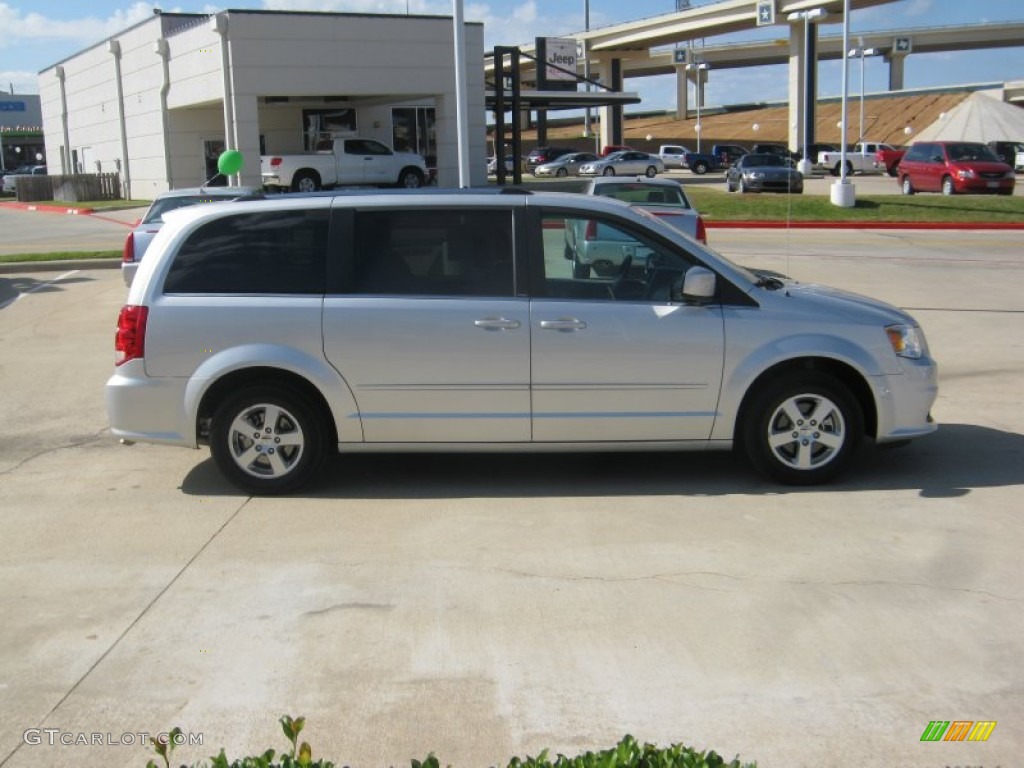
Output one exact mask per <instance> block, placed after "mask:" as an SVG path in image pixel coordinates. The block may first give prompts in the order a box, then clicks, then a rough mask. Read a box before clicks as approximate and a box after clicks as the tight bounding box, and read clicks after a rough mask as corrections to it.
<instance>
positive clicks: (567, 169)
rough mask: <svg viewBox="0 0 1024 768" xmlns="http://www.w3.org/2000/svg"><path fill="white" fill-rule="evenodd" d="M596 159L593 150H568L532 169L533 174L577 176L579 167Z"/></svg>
mask: <svg viewBox="0 0 1024 768" xmlns="http://www.w3.org/2000/svg"><path fill="white" fill-rule="evenodd" d="M596 160H597V155H595V154H594V153H593V152H570V153H569V154H568V155H562V156H561V157H560V158H558V159H557V160H552V161H551V162H550V163H544V164H543V165H538V166H537V167H536V168H534V169H533V175H534V176H579V174H580V167H582V166H583V165H586V164H587V163H593V162H595V161H596Z"/></svg>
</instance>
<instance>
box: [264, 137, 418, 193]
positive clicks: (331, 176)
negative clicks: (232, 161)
mask: <svg viewBox="0 0 1024 768" xmlns="http://www.w3.org/2000/svg"><path fill="white" fill-rule="evenodd" d="M260 176H261V177H262V179H263V186H264V187H267V188H268V189H273V190H282V191H283V190H289V189H290V190H292V191H294V192H315V191H316V190H319V189H324V188H327V189H329V188H331V187H334V186H361V185H368V186H376V185H378V184H386V185H388V186H399V187H406V188H409V189H415V188H417V187H422V186H423V185H424V184H425V183H426V182H427V179H428V178H429V177H430V171H429V169H428V168H427V161H426V160H425V159H424V158H423V156H422V155H417V154H416V153H415V152H395V151H394V150H393V149H391V147H389V146H387V145H385V144H382V143H381V142H379V141H377V140H375V139H362V138H357V137H355V136H351V137H347V138H324V139H321V140H320V142H319V143H318V144H317V148H316V151H314V152H304V153H302V154H295V155H261V156H260Z"/></svg>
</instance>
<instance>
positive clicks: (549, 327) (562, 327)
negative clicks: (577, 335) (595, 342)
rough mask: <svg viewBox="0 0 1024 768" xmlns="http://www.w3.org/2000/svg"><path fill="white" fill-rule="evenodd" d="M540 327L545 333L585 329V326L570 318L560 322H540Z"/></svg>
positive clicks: (583, 323)
mask: <svg viewBox="0 0 1024 768" xmlns="http://www.w3.org/2000/svg"><path fill="white" fill-rule="evenodd" d="M540 327H541V328H543V329H544V330H546V331H581V330H583V329H584V328H586V327H587V324H586V323H585V322H583V321H582V320H577V319H576V318H572V317H571V318H563V319H561V320H541V321H540Z"/></svg>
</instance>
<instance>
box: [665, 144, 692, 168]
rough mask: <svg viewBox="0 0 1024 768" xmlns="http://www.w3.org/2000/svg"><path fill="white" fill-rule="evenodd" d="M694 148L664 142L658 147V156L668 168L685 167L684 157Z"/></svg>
mask: <svg viewBox="0 0 1024 768" xmlns="http://www.w3.org/2000/svg"><path fill="white" fill-rule="evenodd" d="M691 151H692V150H691V149H690V148H689V147H684V146H682V145H681V144H662V145H661V146H660V147H658V157H660V158H661V161H662V162H663V163H664V164H665V167H666V168H683V167H685V162H684V158H685V156H686V155H687V154H688V153H690V152H691Z"/></svg>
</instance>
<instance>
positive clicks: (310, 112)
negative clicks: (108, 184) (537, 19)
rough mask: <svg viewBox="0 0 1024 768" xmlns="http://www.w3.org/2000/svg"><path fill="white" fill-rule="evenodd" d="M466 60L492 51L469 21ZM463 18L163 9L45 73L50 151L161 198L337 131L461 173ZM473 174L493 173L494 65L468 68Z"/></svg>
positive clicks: (52, 164) (252, 167)
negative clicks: (234, 164)
mask: <svg viewBox="0 0 1024 768" xmlns="http://www.w3.org/2000/svg"><path fill="white" fill-rule="evenodd" d="M464 29H465V34H464V36H463V37H464V49H463V57H462V58H463V61H466V62H474V63H475V62H479V61H481V60H482V59H483V26H482V25H481V24H478V23H467V24H466V25H465V28H464ZM454 62H455V47H454V27H453V23H452V19H451V18H450V17H444V16H394V15H369V14H349V13H313V12H289V11H248V10H228V11H223V12H221V13H217V14H215V15H210V16H208V15H200V14H184V13H160V12H154V15H153V17H152V18H149V19H146V20H145V21H143V22H140V23H138V24H136V25H134V26H132V27H130V28H128V29H126V30H124V31H123V32H120V33H118V34H116V35H113V36H112V37H110V38H109V39H107V40H104V41H103V42H101V43H99V44H97V45H94V46H92V47H90V48H87V49H86V50H83V51H81V52H79V53H77V54H75V55H74V56H71V57H69V58H67V59H65V60H64V61H61V62H59V63H57V64H55V65H53V66H51V67H48V68H47V69H44V70H43V71H42V72H40V73H39V96H40V108H41V112H42V124H43V131H44V136H45V142H46V162H47V165H48V167H49V169H50V170H49V172H50V173H51V174H55V173H65V174H69V173H117V174H118V175H119V176H120V179H121V183H122V187H123V194H124V196H125V197H134V198H137V199H152V198H153V197H154V196H155V195H157V194H158V193H160V192H162V191H165V190H167V189H174V188H181V187H189V186H197V185H199V184H201V183H203V182H204V181H205V180H207V179H210V178H211V177H213V176H215V175H216V172H217V157H218V156H219V155H220V153H221V152H222V151H224V150H225V149H237V150H239V151H240V152H241V153H242V155H243V157H244V165H243V167H242V170H241V171H240V173H239V175H238V181H239V183H241V184H245V185H256V186H258V185H259V184H260V164H259V156H260V155H261V154H286V153H297V152H303V151H307V150H309V149H312V148H313V147H314V146H315V145H316V142H317V140H318V139H321V138H323V137H324V136H325V135H326V134H330V135H333V136H336V137H343V136H357V135H358V136H360V137H365V138H373V139H377V140H379V141H382V142H384V143H385V144H387V145H389V146H393V147H394V148H395V149H396V150H399V151H412V152H418V153H419V154H421V155H423V156H424V157H425V158H427V162H428V165H431V166H432V167H436V168H437V176H438V182H439V183H440V184H441V185H445V186H456V185H457V183H458V149H457V145H456V136H457V126H456V98H455V89H456V84H455V63H454ZM465 76H466V85H467V92H468V99H467V103H466V119H467V120H468V126H469V157H470V159H471V163H470V172H471V177H470V182H471V183H473V184H479V183H483V182H484V181H485V174H486V163H485V158H486V128H485V124H484V119H485V103H484V81H483V77H484V76H483V71H482V69H481V68H480V67H479V66H470V67H467V71H466V73H465Z"/></svg>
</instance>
